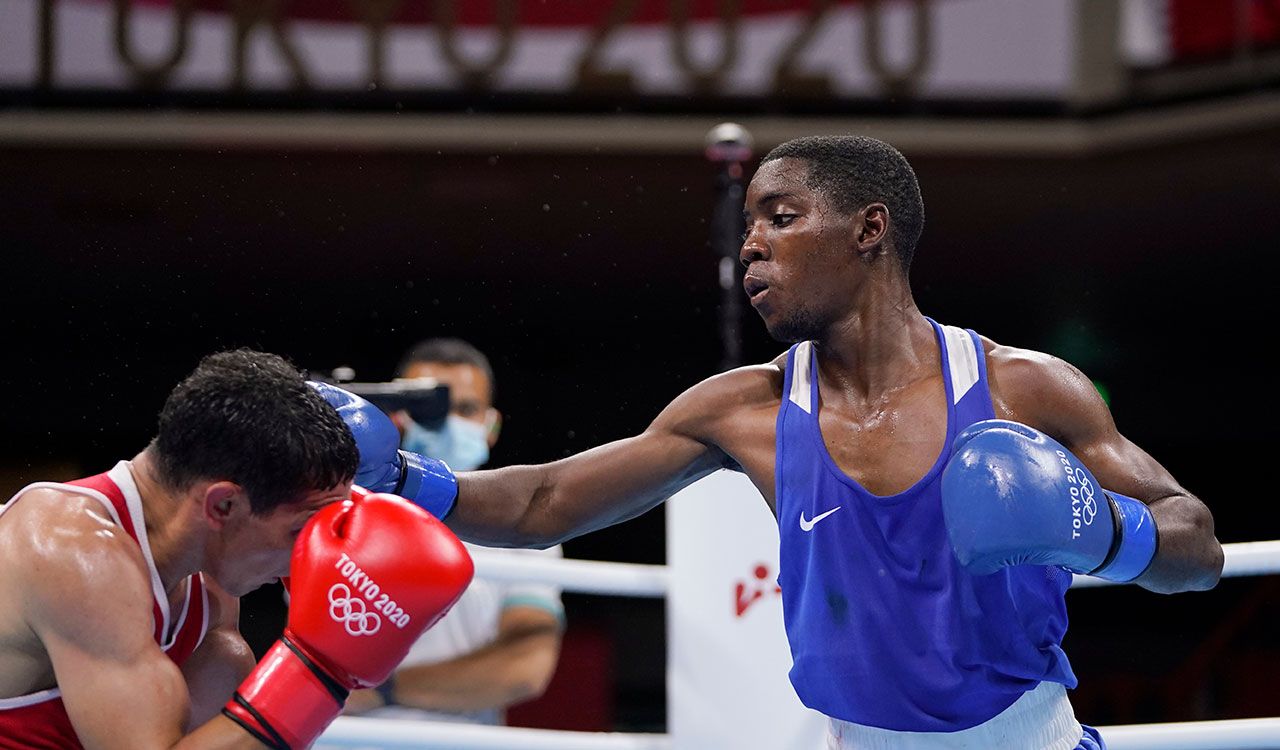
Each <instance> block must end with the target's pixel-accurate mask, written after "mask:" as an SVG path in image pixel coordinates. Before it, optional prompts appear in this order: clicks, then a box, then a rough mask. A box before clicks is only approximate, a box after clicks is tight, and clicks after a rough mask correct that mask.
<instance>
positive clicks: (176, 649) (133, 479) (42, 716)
mask: <svg viewBox="0 0 1280 750" xmlns="http://www.w3.org/2000/svg"><path fill="white" fill-rule="evenodd" d="M159 422H160V423H159V430H158V432H157V436H156V438H155V439H154V440H153V441H152V442H151V444H150V445H149V446H147V448H146V449H144V450H143V451H142V452H141V453H139V454H138V455H137V456H135V457H134V458H133V459H132V460H131V461H121V462H120V463H118V464H116V466H115V467H114V468H112V469H111V470H110V471H108V472H106V473H103V474H98V475H96V476H92V477H89V478H87V479H81V480H77V481H74V482H69V483H66V484H55V483H47V482H45V483H37V484H33V485H31V486H29V487H26V488H25V489H23V490H21V491H20V492H19V493H18V494H17V495H16V496H15V497H14V498H13V499H12V500H11V501H9V502H8V503H7V504H6V505H4V506H2V507H0V749H3V750H10V749H16V748H23V749H24V750H31V749H32V748H35V749H37V750H63V749H76V748H87V749H88V750H99V749H103V750H105V749H112V750H114V749H116V748H119V749H120V750H124V748H129V749H130V750H152V749H153V748H169V747H181V748H223V749H232V748H260V747H263V746H264V745H265V746H267V747H272V748H290V747H302V746H305V745H307V744H310V742H311V741H313V740H314V739H315V737H316V736H317V735H318V734H319V733H320V732H321V731H322V730H323V729H324V727H325V726H326V725H327V724H328V723H329V721H331V720H332V718H333V717H334V716H336V715H337V714H338V712H339V711H340V710H341V706H342V702H343V700H344V699H345V695H346V691H348V690H350V689H352V688H353V687H362V686H366V685H367V684H377V682H378V681H380V680H381V679H382V678H384V677H385V675H386V674H387V673H389V672H390V671H391V669H392V668H394V666H395V664H397V663H398V662H399V661H400V658H401V657H402V656H403V654H404V652H405V651H407V649H408V646H409V645H411V644H412V642H413V640H414V639H416V637H417V634H418V633H419V632H421V630H422V629H424V628H425V627H427V626H428V625H429V624H430V623H431V622H433V621H434V619H435V618H436V617H438V616H439V614H441V613H442V612H443V611H444V610H447V609H448V607H449V606H450V605H451V604H452V602H453V601H454V599H456V596H457V595H458V594H460V593H461V591H462V589H463V588H465V585H466V582H467V581H468V580H469V579H470V570H471V569H470V560H469V559H468V558H467V557H466V553H465V551H462V547H461V544H460V543H459V542H458V541H457V539H456V538H454V537H453V536H452V535H451V534H450V533H449V532H448V531H447V530H446V529H445V528H444V527H443V526H442V525H441V524H439V522H437V521H435V519H434V518H431V517H430V516H428V515H427V514H426V513H425V512H422V511H419V510H418V509H417V508H414V507H412V506H410V505H409V504H408V503H405V502H403V501H402V500H400V499H399V498H390V497H388V496H370V497H367V498H366V497H365V496H364V493H363V492H362V491H361V492H359V493H353V490H352V485H351V481H352V477H353V475H354V473H355V468H356V462H357V453H356V446H355V443H354V441H353V439H352V437H351V434H350V432H349V431H348V430H347V428H346V426H345V425H344V424H343V422H342V420H341V419H340V418H339V417H338V415H337V414H336V413H335V412H334V411H333V410H332V409H331V408H330V407H329V406H328V405H327V404H326V403H325V402H324V400H323V399H322V398H321V397H320V396H318V395H317V394H316V393H315V392H314V391H313V390H312V389H311V388H309V387H308V386H307V385H306V384H305V382H304V380H303V378H302V376H301V374H300V373H299V372H297V371H296V370H295V369H294V368H292V367H291V366H289V364H288V363H286V362H285V361H284V360H283V359H281V358H279V357H276V356H274V355H269V354H263V353H260V352H251V351H247V350H239V351H235V352H224V353H221V354H216V355H212V356H210V357H206V358H205V359H204V360H203V361H202V362H201V363H200V365H199V367H198V368H197V369H196V371H195V372H193V373H192V374H191V376H189V377H188V378H187V379H186V380H184V381H183V382H182V383H180V384H179V385H178V386H177V387H176V388H175V389H174V390H173V392H172V393H171V394H170V396H169V398H168V401H167V402H166V403H165V406H164V409H163V411H162V412H161V414H160V420H159ZM348 498H352V499H351V500H349V501H348ZM339 501H344V502H339ZM313 516H314V517H315V521H314V522H310V523H309V520H310V519H312V517H313ZM300 533H301V536H302V538H301V539H300V540H299V535H300ZM371 537H376V538H377V539H378V545H380V548H381V549H385V548H386V547H387V546H388V545H390V546H391V548H393V549H394V548H395V547H396V546H397V544H406V545H411V546H405V547H404V548H403V549H402V550H401V552H400V553H399V554H396V555H392V556H391V557H392V558H394V559H398V560H399V564H397V565H395V566H384V564H383V563H382V562H381V560H380V558H381V557H382V555H377V556H375V555H374V554H373V553H371V552H370V550H371V548H370V547H369V539H370V538H371ZM295 540H298V544H297V547H298V551H297V552H296V553H295ZM423 548H426V549H429V550H431V551H430V552H428V553H426V554H422V553H421V552H418V551H419V550H421V549H423ZM410 550H413V551H415V552H418V554H417V555H416V557H415V559H414V560H413V561H411V563H410V564H404V562H403V558H405V557H406V555H407V553H408V551H410ZM366 558H372V560H371V561H370V562H365V561H364V560H365V559H366ZM291 560H292V564H293V575H294V578H295V589H294V596H293V608H292V611H291V614H290V621H289V628H288V629H287V630H286V633H285V637H284V638H282V639H281V642H280V643H278V644H277V646H276V647H275V648H274V649H273V650H272V652H271V653H270V654H269V655H268V657H267V658H266V659H264V660H263V663H262V665H260V666H259V668H258V669H257V670H256V671H254V672H253V673H252V674H250V671H251V670H252V669H253V666H254V663H253V655H252V653H251V652H250V650H249V648H248V646H247V645H246V643H245V642H244V639H243V638H242V637H241V636H240V634H239V632H238V631H237V614H238V610H237V600H236V598H235V597H238V596H240V595H243V594H245V593H247V592H249V591H251V590H253V589H254V588H257V587H258V586H260V585H262V584H263V583H266V582H268V581H271V580H273V579H275V578H279V577H283V576H286V575H289V574H290V566H291ZM351 561H355V562H354V563H352V562H351ZM335 563H336V564H335ZM344 563H350V565H348V566H347V567H350V568H351V570H347V568H346V567H344ZM357 565H358V566H359V567H358V568H357ZM357 570H358V572H359V575H360V576H362V578H361V579H360V580H361V581H362V582H365V583H368V582H370V581H378V582H379V583H380V584H381V590H382V591H383V593H384V594H390V595H391V597H390V598H391V600H392V601H393V603H394V604H395V605H396V608H395V609H394V610H393V609H392V608H391V607H390V606H385V607H380V610H381V614H376V615H375V614H370V613H369V612H366V610H365V608H364V606H363V603H362V602H360V601H350V600H348V601H347V605H348V606H347V610H346V611H344V613H349V612H356V611H357V610H358V612H356V613H357V614H359V615H360V617H359V618H358V619H359V623H358V624H359V625H360V626H361V628H362V631H361V632H360V633H359V635H360V636H362V637H360V638H357V637H355V636H356V634H353V633H352V632H351V622H350V620H351V618H350V617H348V618H346V619H345V620H344V618H342V617H338V616H337V615H335V614H333V612H334V608H333V606H332V602H333V598H334V594H333V592H334V591H347V592H348V593H351V597H350V599H351V600H354V599H358V598H359V597H358V595H357V593H355V592H354V591H353V589H355V588H356V586H355V585H354V581H353V580H352V579H351V576H352V575H354V574H355V572H356V571H357ZM299 576H302V577H303V578H302V580H299ZM326 594H327V596H326ZM383 598H384V599H385V598H387V597H386V596H384V597H383ZM369 604H370V605H371V606H370V607H369V609H370V610H372V605H373V602H372V601H371V602H370V603H369ZM344 613H339V614H344ZM373 619H378V620H379V622H378V623H376V624H377V625H378V626H379V627H374V625H375V623H374V622H373ZM383 619H385V620H386V621H387V622H382V620H383ZM368 631H380V632H368ZM246 676H248V679H246ZM242 680H244V682H243V683H242V682H241V681H242ZM371 680H372V681H373V682H372V683H370V681H371ZM238 684H239V685H240V688H239V690H237V687H236V686H237V685H238ZM233 695H234V698H233ZM229 698H230V699H231V701H230V702H229V703H228V699H229ZM224 704H227V705H226V707H225V708H224ZM219 709H222V713H223V715H219Z"/></svg>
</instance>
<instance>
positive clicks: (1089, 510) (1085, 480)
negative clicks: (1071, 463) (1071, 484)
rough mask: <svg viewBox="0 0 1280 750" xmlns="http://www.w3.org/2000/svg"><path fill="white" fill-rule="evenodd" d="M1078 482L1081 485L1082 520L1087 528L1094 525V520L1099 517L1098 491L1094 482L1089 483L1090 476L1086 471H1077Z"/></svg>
mask: <svg viewBox="0 0 1280 750" xmlns="http://www.w3.org/2000/svg"><path fill="white" fill-rule="evenodd" d="M1076 481H1077V482H1079V483H1080V502H1081V508H1080V519H1081V520H1082V521H1084V524H1085V525H1086V526H1089V525H1092V524H1093V519H1094V518H1096V517H1097V516H1098V499H1097V491H1096V490H1095V489H1094V487H1093V482H1091V481H1089V475H1088V474H1086V473H1085V471H1084V469H1076Z"/></svg>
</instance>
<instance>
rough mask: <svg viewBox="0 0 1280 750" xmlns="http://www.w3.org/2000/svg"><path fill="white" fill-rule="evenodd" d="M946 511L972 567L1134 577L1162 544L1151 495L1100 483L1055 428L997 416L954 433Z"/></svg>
mask: <svg viewBox="0 0 1280 750" xmlns="http://www.w3.org/2000/svg"><path fill="white" fill-rule="evenodd" d="M942 513H943V518H944V519H945V521H946V525H947V534H948V536H949V537H950V538H951V547H952V549H954V550H955V553H956V557H957V558H958V559H959V560H960V564H961V565H963V566H964V567H965V569H966V570H968V571H969V572H971V573H974V574H975V575H985V574H987V573H994V572H996V571H997V570H1000V569H1001V568H1004V567H1007V566H1010V565H1022V564H1032V565H1057V566H1060V567H1063V568H1066V569H1067V570H1069V571H1071V572H1072V573H1087V574H1089V575H1093V576H1097V577H1099V578H1105V579H1107V580H1110V581H1120V582H1125V581H1132V580H1133V579H1135V578H1137V577H1138V576H1140V575H1142V573H1143V572H1144V571H1145V570H1146V569H1147V566H1148V565H1150V564H1151V560H1152V558H1154V557H1155V553H1156V541H1157V539H1156V524H1155V520H1154V519H1152V517H1151V511H1150V510H1149V509H1148V508H1147V506H1146V504H1145V503H1142V502H1141V501H1138V500H1135V499H1133V498H1131V497H1126V496H1124V495H1121V494H1120V493H1118V492H1111V491H1109V490H1104V489H1102V487H1101V486H1099V484H1098V481H1097V480H1096V479H1094V478H1093V475H1092V474H1091V473H1089V470H1088V469H1087V468H1085V466H1084V464H1083V463H1081V461H1080V459H1078V458H1076V457H1075V456H1073V455H1071V452H1070V451H1068V450H1067V449H1066V448H1064V447H1062V446H1061V445H1060V444H1059V443H1058V442H1057V441H1055V440H1054V439H1053V438H1051V437H1049V436H1048V435H1045V434H1044V433H1042V432H1039V431H1038V430H1035V429H1032V428H1031V427H1027V426H1026V425H1023V424H1018V423H1017V422H1009V421H1005V420H1001V419H991V420H986V421H983V422H978V423H976V424H973V425H970V426H969V427H968V428H966V429H965V430H964V431H962V432H961V433H960V435H958V436H957V437H956V442H955V453H954V455H952V457H951V460H950V461H948V462H947V467H946V468H945V469H944V470H943V472H942Z"/></svg>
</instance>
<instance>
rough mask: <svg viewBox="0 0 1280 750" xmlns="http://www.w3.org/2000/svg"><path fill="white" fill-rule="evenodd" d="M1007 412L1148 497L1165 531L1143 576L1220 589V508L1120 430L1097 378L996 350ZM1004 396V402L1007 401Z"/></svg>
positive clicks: (1160, 587)
mask: <svg viewBox="0 0 1280 750" xmlns="http://www.w3.org/2000/svg"><path fill="white" fill-rule="evenodd" d="M990 361H991V362H992V363H993V373H994V375H995V378H996V384H997V386H996V388H995V389H993V390H994V391H998V393H999V398H998V403H997V410H998V411H999V410H1000V409H1001V408H1002V407H1003V408H1004V409H1005V410H1006V411H1007V414H1006V417H1007V418H1008V419H1012V420H1015V421H1018V422H1022V423H1024V424H1027V425H1030V426H1032V427H1035V428H1036V429H1039V430H1042V431H1044V432H1045V433H1047V434H1048V435H1050V436H1052V437H1054V438H1055V439H1057V440H1058V441H1059V442H1061V443H1062V444H1063V445H1064V446H1065V447H1066V448H1068V449H1069V450H1070V451H1071V452H1072V453H1074V454H1075V455H1076V456H1077V457H1079V458H1080V460H1081V461H1083V462H1084V464H1085V466H1087V467H1088V468H1089V470H1090V471H1092V472H1093V474H1094V476H1096V477H1097V479H1098V481H1099V482H1100V483H1101V484H1102V486H1103V487H1104V488H1105V489H1108V490H1111V491H1114V492H1119V493H1121V494H1124V495H1127V496H1129V497H1132V498H1135V499H1137V500H1140V501H1142V502H1143V503H1145V504H1146V505H1147V506H1148V508H1149V509H1150V511H1151V516H1152V518H1153V519H1154V520H1155V522H1156V528H1157V530H1158V540H1159V541H1158V546H1157V549H1156V555H1155V558H1154V559H1153V560H1152V562H1151V565H1150V567H1148V568H1147V570H1146V572H1144V573H1143V574H1142V576H1141V577H1139V578H1138V579H1137V580H1136V581H1135V583H1138V584H1139V585H1141V586H1142V587H1144V588H1147V589H1150V590H1151V591H1156V592H1159V593H1174V592H1178V591H1188V590H1204V589H1209V588H1212V587H1213V586H1214V585H1215V584H1217V582H1218V578H1219V576H1220V575H1221V573H1222V562H1223V555H1222V545H1221V544H1219V543H1218V540H1217V539H1216V538H1215V537H1214V530H1213V514H1212V513H1210V512H1209V509H1208V507H1206V506H1205V504H1204V503H1203V502H1201V501H1200V500H1199V499H1198V498H1196V497H1195V496H1194V495H1192V494H1191V493H1190V492H1188V491H1187V490H1186V489H1185V488H1184V487H1182V485H1180V484H1178V482H1177V480H1175V479H1174V478H1173V475H1172V474H1170V473H1169V471H1168V470H1167V469H1165V468H1164V467H1163V466H1161V465H1160V463H1159V462H1158V461H1156V460H1155V459H1154V458H1152V457H1151V456H1150V455H1149V454H1148V453H1147V452H1146V451H1144V450H1143V449H1141V448H1139V447H1138V446H1137V445H1135V444H1134V443H1133V442H1131V441H1130V440H1128V439H1127V438H1125V437H1124V436H1123V435H1121V434H1120V432H1119V430H1118V429H1117V428H1116V424H1115V421H1114V420H1113V419H1112V417H1111V412H1110V410H1109V409H1108V408H1107V405H1106V403H1105V402H1103V400H1102V398H1101V397H1100V396H1099V395H1098V392H1097V390H1096V389H1095V388H1094V386H1093V383H1092V382H1090V380H1089V379H1088V378H1087V377H1085V375H1084V374H1083V373H1081V372H1080V371H1079V370H1078V369H1076V368H1075V367H1073V366H1072V365H1070V364H1068V363H1066V362H1064V361H1062V360H1060V359H1057V358H1054V357H1050V356H1048V355H1043V354H1039V353H1035V352H1026V351H1021V350H1015V349H1009V348H1007V347H996V348H995V349H994V350H993V351H992V352H991V354H990ZM1001 401H1002V402H1003V403H1000V402H1001Z"/></svg>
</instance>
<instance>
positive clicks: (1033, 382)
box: [982, 337, 1111, 443]
mask: <svg viewBox="0 0 1280 750" xmlns="http://www.w3.org/2000/svg"><path fill="white" fill-rule="evenodd" d="M982 343H983V348H984V349H985V351H986V355H987V372H988V379H989V381H990V383H991V397H992V400H993V401H994V402H995V408H996V416H998V417H1001V418H1003V419H1012V420H1014V421H1017V422H1022V423H1023V424H1028V425H1031V426H1032V427H1035V428H1036V429H1039V430H1043V431H1044V432H1046V433H1048V434H1050V435H1052V436H1054V437H1056V438H1058V439H1059V440H1061V441H1063V442H1066V443H1071V442H1073V441H1074V440H1075V439H1077V438H1080V437H1083V436H1084V435H1085V434H1087V433H1092V432H1094V431H1096V430H1099V429H1104V428H1106V427H1108V426H1111V416H1110V412H1109V411H1108V410H1107V407H1106V404H1105V403H1104V402H1103V401H1102V398H1101V397H1100V396H1099V395H1098V391H1097V389H1096V388H1095V387H1094V385H1093V382H1092V381H1091V380H1089V378H1088V377H1087V376H1086V375H1085V374H1084V373H1083V372H1081V371H1080V370H1079V369H1078V368H1077V367H1075V366H1074V365H1072V364H1071V363H1069V362H1067V361H1065V360H1063V359H1059V358H1058V357H1055V356H1053V355H1051V354H1045V353H1044V352H1038V351H1034V350H1031V349H1019V348H1017V347H1012V346H1002V345H1000V344H997V343H995V342H994V341H992V340H990V339H988V338H986V337H983V339H982Z"/></svg>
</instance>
